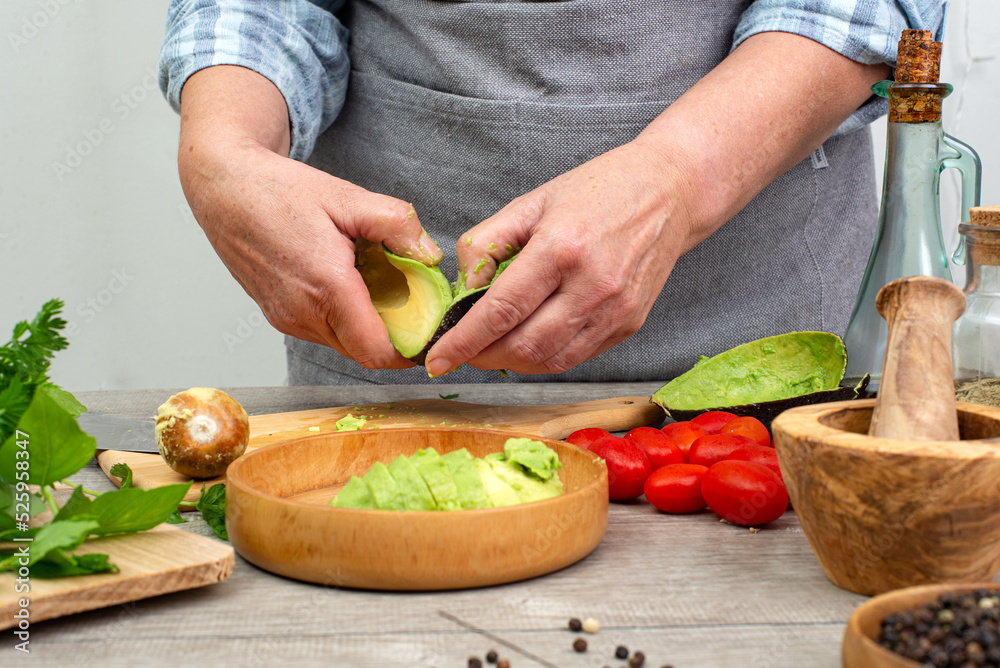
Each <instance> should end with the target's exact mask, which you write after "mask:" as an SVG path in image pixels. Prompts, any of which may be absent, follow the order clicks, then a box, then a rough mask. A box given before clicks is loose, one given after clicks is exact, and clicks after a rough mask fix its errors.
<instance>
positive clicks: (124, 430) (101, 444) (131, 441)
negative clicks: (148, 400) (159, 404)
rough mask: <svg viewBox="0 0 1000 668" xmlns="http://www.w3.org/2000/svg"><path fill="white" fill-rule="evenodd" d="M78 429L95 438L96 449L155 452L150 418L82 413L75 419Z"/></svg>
mask: <svg viewBox="0 0 1000 668" xmlns="http://www.w3.org/2000/svg"><path fill="white" fill-rule="evenodd" d="M76 422H77V424H78V425H80V429H82V430H84V431H85V432H87V433H88V434H90V435H91V436H93V437H94V438H96V439H97V449H98V450H125V451H128V452H155V453H157V454H158V453H159V452H160V449H159V448H158V447H157V445H156V437H155V435H154V431H153V428H154V423H153V421H152V420H129V419H127V418H119V417H112V416H110V415H95V414H93V413H84V414H83V415H81V416H80V417H78V418H77V419H76Z"/></svg>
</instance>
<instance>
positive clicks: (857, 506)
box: [772, 399, 1000, 595]
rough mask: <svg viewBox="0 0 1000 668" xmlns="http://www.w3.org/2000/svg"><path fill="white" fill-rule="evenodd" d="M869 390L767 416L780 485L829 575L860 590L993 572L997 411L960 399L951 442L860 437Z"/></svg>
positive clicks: (998, 539)
mask: <svg viewBox="0 0 1000 668" xmlns="http://www.w3.org/2000/svg"><path fill="white" fill-rule="evenodd" d="M874 406H875V400H873V399H870V400H857V401H844V402H838V403H831V404H818V405H815V406H803V407H800V408H793V409H791V410H788V411H786V412H784V413H782V414H781V415H779V416H778V418H777V419H776V420H775V421H774V423H773V425H772V427H773V431H774V444H775V448H776V449H777V451H778V460H779V462H780V464H781V470H782V474H783V475H784V478H785V484H786V486H787V487H788V495H789V497H790V498H791V502H792V505H793V506H794V507H795V512H796V513H797V514H798V516H799V521H800V522H801V523H802V529H803V531H804V532H805V534H806V537H807V538H808V539H809V543H810V544H811V545H812V548H813V551H815V552H816V556H817V557H818V558H819V561H820V564H821V565H822V566H823V570H824V571H825V572H826V575H827V577H828V578H830V580H832V581H833V583H834V584H836V585H838V586H840V587H843V588H844V589H848V590H850V591H853V592H857V593H859V594H867V595H873V594H880V593H882V592H885V591H889V590H891V589H898V588H901V587H908V586H911V585H919V584H930V583H936V582H947V581H965V582H969V581H976V580H988V579H991V578H993V576H994V575H996V573H997V571H998V570H1000V409H997V408H990V407H988V406H980V405H977V404H966V403H959V404H958V417H959V432H960V435H961V439H962V440H959V441H946V442H938V441H899V440H894V439H887V438H875V437H871V436H868V435H867V433H866V432H867V430H868V424H869V422H870V421H871V414H872V409H873V408H874Z"/></svg>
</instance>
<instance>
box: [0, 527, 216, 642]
mask: <svg viewBox="0 0 1000 668" xmlns="http://www.w3.org/2000/svg"><path fill="white" fill-rule="evenodd" d="M20 545H21V544H17V546H20ZM74 553H75V554H91V553H99V554H107V555H109V561H110V562H111V563H113V564H115V565H116V566H118V568H119V569H120V572H119V573H100V574H97V575H79V576H74V577H68V578H55V579H52V580H41V579H38V578H33V579H31V581H30V583H29V585H30V588H31V589H30V591H29V592H26V593H18V592H16V591H15V584H16V582H15V578H16V577H17V576H16V575H15V574H13V573H2V574H0V629H7V628H10V627H13V626H15V625H16V624H17V623H18V620H17V619H16V618H15V617H14V614H15V613H17V612H18V611H19V610H20V609H21V606H20V603H19V601H20V599H22V598H25V599H28V601H29V602H30V603H29V606H28V612H29V614H30V615H31V617H30V618H29V621H30V622H31V623H35V622H40V621H42V620H44V619H52V618H54V617H62V616H63V615H70V614H73V613H75V612H83V611H84V610H96V609H97V608H105V607H107V606H110V605H117V604H120V603H128V602H129V601H138V600H140V599H143V598H149V597H150V596H158V595H160V594H167V593H170V592H175V591H181V590H184V589H193V588H195V587H202V586H204V585H210V584H214V583H216V582H221V581H222V580H225V579H226V578H228V577H229V575H230V574H231V573H232V572H233V563H234V556H233V554H234V553H233V548H232V546H230V545H226V544H225V543H221V542H219V541H217V540H212V539H211V538H205V537H203V536H199V535H198V534H195V533H191V532H190V531H185V530H184V529H179V528H177V527H174V526H170V525H168V524H161V525H160V526H158V527H156V528H154V529H151V530H149V531H144V532H142V533H137V534H129V535H125V536H114V537H110V538H103V539H100V540H89V541H87V542H86V543H84V544H83V545H81V546H80V547H79V548H77V549H76V550H74Z"/></svg>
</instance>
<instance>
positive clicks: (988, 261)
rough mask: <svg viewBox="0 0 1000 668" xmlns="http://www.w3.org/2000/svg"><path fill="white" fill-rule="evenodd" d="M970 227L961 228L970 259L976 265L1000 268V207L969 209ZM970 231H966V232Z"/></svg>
mask: <svg viewBox="0 0 1000 668" xmlns="http://www.w3.org/2000/svg"><path fill="white" fill-rule="evenodd" d="M969 225H975V226H978V227H979V228H986V229H978V230H977V229H976V228H975V227H971V228H966V227H965V226H960V228H959V230H960V231H961V232H962V234H963V235H964V236H965V243H966V249H967V250H968V253H969V258H970V259H971V260H972V261H973V263H975V264H976V265H979V266H983V265H988V266H991V267H1000V206H975V207H972V208H971V209H969ZM966 229H967V230H968V231H965V230H966Z"/></svg>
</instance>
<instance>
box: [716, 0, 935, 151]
mask: <svg viewBox="0 0 1000 668" xmlns="http://www.w3.org/2000/svg"><path fill="white" fill-rule="evenodd" d="M944 11H945V6H944V5H943V3H942V2H941V0H756V1H755V2H754V3H753V4H752V5H750V7H749V8H747V10H746V11H745V12H744V13H743V16H742V17H741V19H740V22H739V24H738V25H737V26H736V31H735V33H734V35H733V48H734V49H735V48H736V47H737V46H739V45H740V43H742V42H743V41H744V40H745V39H747V38H748V37H750V36H751V35H755V34H757V33H761V32H788V33H794V34H797V35H802V36H803V37H808V38H809V39H812V40H814V41H816V42H819V43H820V44H822V45H824V46H826V47H828V48H830V49H832V50H834V51H836V52H837V53H839V54H841V55H843V56H846V57H847V58H850V59H851V60H854V61H857V62H859V63H865V64H867V65H872V64H875V63H886V64H888V65H890V66H892V67H895V65H896V45H897V43H898V41H899V37H900V34H901V33H902V31H903V30H905V29H907V28H915V29H920V30H930V31H931V32H933V33H934V35H935V39H938V40H940V39H941V36H942V34H943V32H944ZM886 110H887V103H886V101H885V100H883V99H882V98H878V97H874V96H873V97H872V98H869V100H868V101H867V102H866V103H865V104H864V105H862V107H861V108H860V109H858V110H857V111H856V112H854V114H852V115H851V116H850V117H849V118H848V119H847V120H846V121H844V122H843V123H842V124H841V125H840V127H839V128H837V131H836V132H835V133H834V134H845V133H847V132H851V131H853V130H857V129H858V128H860V127H863V126H865V125H867V124H868V123H871V122H872V121H874V120H875V119H877V118H878V117H879V116H881V115H882V114H884V113H886Z"/></svg>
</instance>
